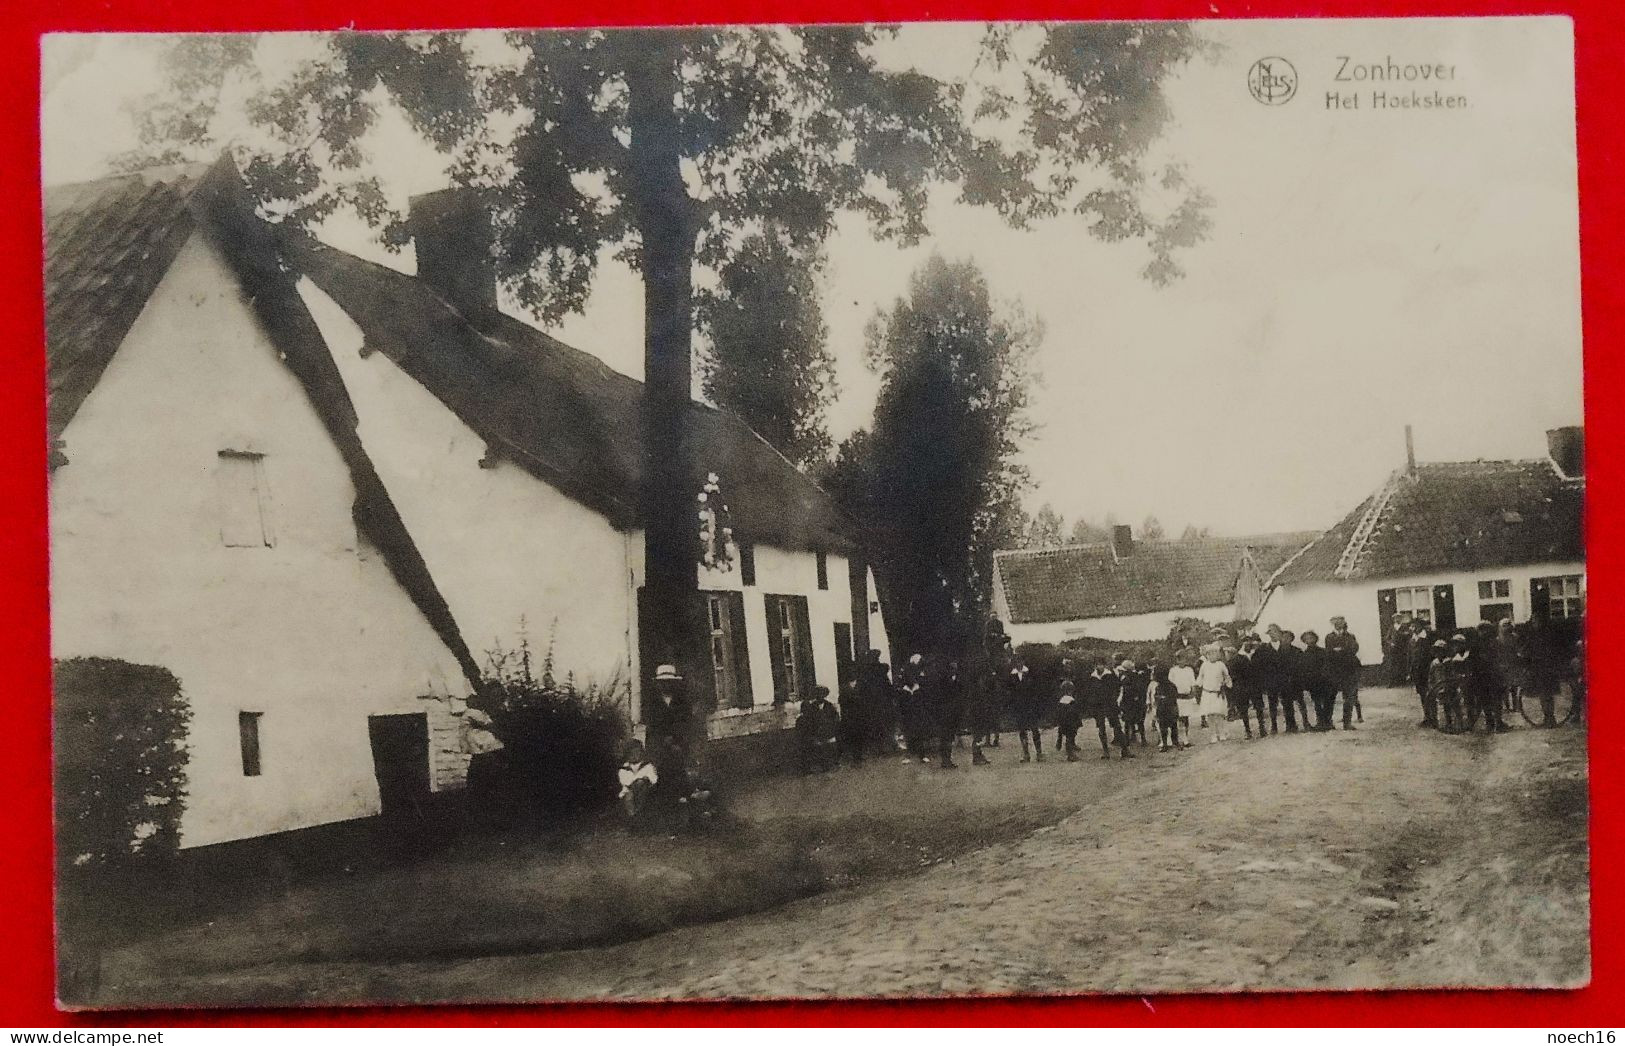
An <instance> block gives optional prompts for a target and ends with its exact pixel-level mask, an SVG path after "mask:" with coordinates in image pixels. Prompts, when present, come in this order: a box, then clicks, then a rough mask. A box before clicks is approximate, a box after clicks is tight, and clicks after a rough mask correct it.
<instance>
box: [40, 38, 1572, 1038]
mask: <svg viewBox="0 0 1625 1046" xmlns="http://www.w3.org/2000/svg"><path fill="white" fill-rule="evenodd" d="M42 47H43V84H42V92H43V93H42V98H43V101H42V117H41V119H42V125H41V126H42V157H41V162H42V166H43V172H44V183H45V192H44V214H43V235H44V246H45V274H44V275H45V292H46V316H47V345H46V346H45V351H46V354H47V358H48V361H49V389H48V397H49V400H48V402H49V410H48V415H49V419H48V420H49V432H48V434H47V435H46V438H48V440H49V447H50V457H49V469H50V542H51V547H50V556H51V613H52V656H53V667H54V681H55V686H54V706H53V708H54V717H55V746H56V747H55V753H56V754H55V760H56V762H55V793H54V794H55V802H56V825H57V859H58V861H57V898H56V911H57V932H58V952H57V969H58V994H59V998H60V1000H61V1002H62V1003H63V1004H64V1005H66V1006H71V1007H90V1008H123V1007H169V1006H287V1005H317V1004H360V1003H439V1002H484V1001H547V1000H603V999H622V1000H639V999H710V998H744V999H768V998H832V997H890V998H899V997H908V998H918V997H933V996H986V995H1010V994H1064V993H1134V994H1151V993H1170V992H1198V991H1199V992H1212V991H1219V992H1232V991H1273V990H1303V989H1327V990H1338V989H1378V988H1381V989H1392V988H1414V987H1430V986H1471V987H1503V986H1522V987H1572V986H1576V985H1581V984H1584V983H1586V982H1587V981H1588V980H1589V978H1590V966H1591V961H1590V955H1591V948H1590V940H1589V929H1588V928H1589V922H1590V917H1589V911H1590V886H1589V865H1588V860H1589V854H1588V847H1587V827H1588V809H1587V785H1588V775H1587V763H1586V719H1587V717H1586V714H1585V692H1586V668H1585V654H1584V631H1583V629H1584V621H1585V612H1586V556H1585V544H1584V539H1583V536H1582V516H1583V511H1582V508H1583V503H1584V499H1585V486H1586V470H1585V464H1584V439H1583V432H1584V429H1583V418H1582V413H1581V403H1582V396H1581V389H1582V380H1581V355H1582V354H1581V332H1580V307H1579V250H1578V213H1577V200H1576V152H1575V121H1574V66H1573V34H1572V25H1571V23H1570V22H1569V20H1568V19H1565V18H1470V19H1430V20H1312V19H1304V20H1296V21H1235V22H1220V21H1214V22H1194V23H1189V22H1136V23H1104V22H1094V23H1089V22H1085V23H1043V24H1040V23H952V24H948V23H943V24H906V25H895V26H892V25H887V26H881V25H838V26H816V27H813V26H794V25H784V26H780V25H773V26H717V27H710V28H694V29H681V30H672V29H637V30H629V29H621V30H603V31H586V30H572V31H559V30H551V29H529V28H517V29H497V28H493V29H482V30H466V31H445V32H400V33H355V32H350V33H321V34H317V33H302V34H259V35H253V34H243V35H146V36H135V35H106V34H104V35H95V34H71V35H70V34H62V35H53V36H48V37H46V38H45V39H44V41H43V43H42Z"/></svg>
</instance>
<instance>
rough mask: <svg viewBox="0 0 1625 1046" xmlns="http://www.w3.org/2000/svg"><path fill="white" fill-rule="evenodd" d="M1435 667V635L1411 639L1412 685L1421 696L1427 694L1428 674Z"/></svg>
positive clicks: (1424, 633) (1425, 634) (1424, 634)
mask: <svg viewBox="0 0 1625 1046" xmlns="http://www.w3.org/2000/svg"><path fill="white" fill-rule="evenodd" d="M1432 665H1433V633H1431V632H1423V633H1422V634H1421V635H1420V636H1413V637H1412V638H1411V685H1412V686H1414V687H1416V692H1417V693H1419V694H1424V693H1427V689H1428V672H1429V671H1430V669H1431V668H1432Z"/></svg>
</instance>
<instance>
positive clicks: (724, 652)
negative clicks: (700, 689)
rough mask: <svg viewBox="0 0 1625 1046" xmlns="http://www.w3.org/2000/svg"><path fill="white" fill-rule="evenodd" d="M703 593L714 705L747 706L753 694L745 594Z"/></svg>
mask: <svg viewBox="0 0 1625 1046" xmlns="http://www.w3.org/2000/svg"><path fill="white" fill-rule="evenodd" d="M703 596H704V598H705V620H706V627H707V629H708V630H709V633H710V634H709V636H708V637H707V638H708V640H709V645H710V652H711V678H712V685H713V688H714V693H715V695H716V705H717V707H718V708H749V707H750V706H751V704H752V697H751V687H750V654H749V651H748V650H747V648H746V643H745V601H744V598H743V597H742V596H741V595H740V594H739V593H738V592H706V593H703Z"/></svg>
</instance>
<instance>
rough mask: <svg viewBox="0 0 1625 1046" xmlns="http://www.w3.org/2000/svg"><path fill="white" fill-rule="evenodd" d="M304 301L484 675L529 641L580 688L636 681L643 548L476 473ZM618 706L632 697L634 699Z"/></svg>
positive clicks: (432, 405)
mask: <svg viewBox="0 0 1625 1046" xmlns="http://www.w3.org/2000/svg"><path fill="white" fill-rule="evenodd" d="M299 291H300V294H301V295H302V296H303V297H304V299H305V301H306V303H307V305H308V306H309V308H310V311H311V315H312V316H314V317H315V318H316V322H317V325H318V326H319V327H320V328H321V331H322V335H323V337H324V338H326V339H327V344H328V347H329V349H330V350H331V352H332V353H333V357H334V359H335V360H337V361H338V366H339V370H340V372H341V373H342V374H343V376H344V382H345V385H346V387H347V388H348V389H349V392H350V397H351V399H352V400H354V401H355V405H356V411H357V413H358V414H359V415H360V417H361V428H360V431H361V438H362V441H363V443H365V444H366V447H367V451H368V453H369V454H370V455H371V456H372V459H373V461H374V462H375V463H376V464H377V466H378V471H379V474H380V475H381V476H382V477H383V480H384V483H385V485H386V486H387V487H388V488H389V491H390V494H391V495H392V496H393V497H394V499H395V503H396V505H397V506H398V507H399V508H400V511H401V516H402V518H404V519H405V520H406V525H407V529H409V530H410V531H411V532H412V536H413V537H414V538H415V539H416V541H417V544H418V548H419V549H420V550H421V551H422V553H423V556H424V559H425V560H426V561H427V562H428V565H429V571H430V573H431V574H433V575H434V578H435V581H436V582H437V583H438V584H439V586H440V590H441V592H442V593H443V594H444V595H445V597H446V601H447V602H448V603H449V604H450V606H451V611H452V615H453V617H455V618H456V620H457V624H458V626H459V627H460V628H461V629H462V632H463V636H464V638H465V639H466V640H467V642H468V645H469V649H470V650H471V651H472V652H473V654H474V657H475V660H477V661H478V662H479V663H480V666H481V668H485V667H486V665H487V654H488V652H493V651H496V650H498V649H504V650H514V649H517V648H518V646H519V644H520V641H521V638H522V629H521V622H523V634H524V635H527V636H528V638H529V643H530V646H531V649H532V655H533V661H534V663H535V664H536V665H537V666H540V663H541V659H542V656H543V655H544V654H545V653H546V652H547V649H548V646H549V644H552V648H553V654H554V672H555V674H556V675H557V676H558V677H559V678H560V679H562V678H564V675H565V673H566V672H574V673H575V676H576V681H577V682H578V684H582V685H585V684H586V683H588V682H596V683H598V684H601V685H608V684H609V683H611V682H612V681H618V682H619V684H620V685H621V687H622V688H628V687H630V685H631V681H632V680H634V679H635V678H636V675H637V672H636V669H637V661H636V653H635V651H636V646H637V644H636V642H635V638H636V633H635V626H636V620H635V614H636V607H637V594H636V588H635V586H634V584H633V578H632V574H631V568H630V565H629V563H628V558H627V556H628V548H629V546H635V547H637V548H638V549H639V550H640V553H639V554H640V555H641V549H642V545H643V539H642V535H641V534H637V535H628V534H625V533H622V532H620V531H617V530H616V529H615V528H614V527H612V526H610V524H609V521H608V520H606V519H605V518H604V517H603V516H601V515H599V514H598V513H596V512H594V511H593V510H592V509H589V508H587V507H586V506H584V505H582V504H581V503H580V502H578V501H573V500H571V499H570V498H568V497H566V496H565V495H564V494H562V493H560V492H559V491H558V490H557V489H555V488H554V487H551V486H549V485H548V484H546V483H543V482H542V481H540V480H538V479H537V478H536V477H535V476H533V475H531V474H530V473H529V472H526V471H525V470H524V469H523V468H521V467H520V466H518V465H516V464H514V463H512V462H511V461H506V460H498V461H497V462H496V464H495V465H494V467H481V465H480V460H481V459H482V458H484V457H485V455H486V445H485V441H484V440H482V439H481V438H480V437H479V436H478V435H477V434H476V433H475V432H474V431H473V430H472V429H470V428H469V427H468V426H467V425H465V424H464V423H463V422H462V421H461V419H459V418H458V417H457V415H456V414H454V413H453V412H452V411H451V410H450V409H449V408H447V407H446V406H445V404H443V403H441V401H440V400H439V399H438V398H436V397H435V396H434V395H433V394H432V393H430V392H429V391H428V390H427V389H425V388H424V387H423V386H422V385H420V384H418V382H417V381H416V380H415V379H413V378H412V377H411V376H410V375H408V374H407V373H406V372H405V371H403V370H401V369H400V367H399V366H397V365H396V364H395V363H394V361H392V360H391V359H389V357H388V356H386V355H385V354H383V353H381V352H374V353H372V354H370V355H368V356H366V357H363V356H362V355H361V345H362V334H361V330H360V328H359V327H357V326H356V325H355V323H354V322H353V321H352V320H351V319H350V317H349V316H348V315H346V314H345V313H344V311H343V310H342V309H340V308H339V307H338V305H337V304H336V303H335V302H334V301H333V300H332V299H331V298H329V297H328V296H327V295H326V294H324V293H322V291H321V290H319V289H318V288H317V287H316V286H315V285H314V284H312V283H311V282H310V281H309V280H301V281H300V284H299ZM624 692H626V693H630V690H629V689H626V690H625V691H624Z"/></svg>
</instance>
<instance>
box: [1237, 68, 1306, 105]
mask: <svg viewBox="0 0 1625 1046" xmlns="http://www.w3.org/2000/svg"><path fill="white" fill-rule="evenodd" d="M1247 90H1249V91H1251V92H1252V93H1253V97H1254V98H1256V99H1258V100H1259V101H1260V102H1262V103H1263V104H1264V105H1285V104H1286V103H1287V102H1290V101H1291V100H1292V96H1293V95H1295V94H1297V93H1298V71H1297V70H1296V69H1294V68H1292V63H1291V62H1289V61H1287V60H1286V59H1285V58H1260V59H1259V60H1258V61H1256V62H1254V63H1253V67H1252V68H1251V69H1249V70H1247Z"/></svg>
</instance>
